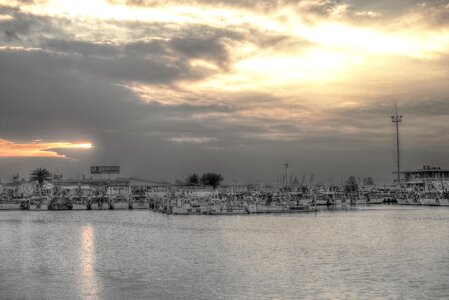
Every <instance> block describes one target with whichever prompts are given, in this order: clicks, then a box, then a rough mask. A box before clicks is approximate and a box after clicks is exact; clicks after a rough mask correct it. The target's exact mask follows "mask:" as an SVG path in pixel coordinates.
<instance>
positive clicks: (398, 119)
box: [391, 104, 402, 185]
mask: <svg viewBox="0 0 449 300" xmlns="http://www.w3.org/2000/svg"><path fill="white" fill-rule="evenodd" d="M391 122H393V123H396V158H397V160H396V163H397V168H398V169H397V172H398V185H401V173H400V170H401V168H400V160H399V123H400V122H402V116H398V105H397V104H396V113H395V115H394V116H391Z"/></svg>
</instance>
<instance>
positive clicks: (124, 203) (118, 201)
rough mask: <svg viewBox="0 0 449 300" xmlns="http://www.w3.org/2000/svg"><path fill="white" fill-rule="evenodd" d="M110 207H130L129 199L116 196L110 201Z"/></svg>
mask: <svg viewBox="0 0 449 300" xmlns="http://www.w3.org/2000/svg"><path fill="white" fill-rule="evenodd" d="M109 208H110V209H129V201H128V199H126V198H122V197H119V198H115V199H112V201H110V203H109Z"/></svg>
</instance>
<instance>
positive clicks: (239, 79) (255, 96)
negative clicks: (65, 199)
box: [0, 0, 449, 183]
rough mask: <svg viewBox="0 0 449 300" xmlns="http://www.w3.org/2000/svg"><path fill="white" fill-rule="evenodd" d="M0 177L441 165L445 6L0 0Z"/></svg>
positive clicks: (447, 35)
mask: <svg viewBox="0 0 449 300" xmlns="http://www.w3.org/2000/svg"><path fill="white" fill-rule="evenodd" d="M0 72H1V73H0V99H1V110H0V124H1V126H0V177H1V178H2V179H3V180H10V179H11V175H12V173H14V172H19V173H20V174H21V175H22V176H24V177H28V174H29V173H30V172H31V170H32V169H33V168H35V167H46V168H48V169H49V170H51V171H59V172H62V173H64V174H65V175H67V176H68V177H69V176H74V177H76V176H78V175H79V174H81V173H85V174H88V172H89V166H90V165H120V166H121V167H122V170H123V175H124V176H133V177H139V178H146V179H152V180H159V181H174V180H175V179H185V178H186V177H187V176H188V175H189V174H190V173H192V172H199V173H202V172H206V171H215V172H220V173H221V174H222V175H223V177H224V178H225V182H227V183H232V182H234V181H237V182H240V183H248V182H257V181H259V182H262V183H266V182H275V181H276V179H278V178H280V177H281V176H282V174H283V164H284V163H289V164H290V166H291V171H292V172H293V173H294V174H295V175H298V177H302V176H303V175H304V174H307V176H310V175H311V174H315V176H316V178H317V179H318V180H319V181H323V182H326V181H331V180H332V178H333V180H334V182H340V181H341V179H342V178H346V177H347V176H349V175H355V176H372V177H373V178H374V179H375V181H377V182H390V181H391V180H392V177H393V176H392V174H391V172H392V171H393V170H394V169H395V129H394V125H393V124H392V123H391V120H390V115H392V114H393V113H394V105H395V103H397V104H398V106H399V110H400V111H399V112H400V114H402V115H403V116H404V119H403V123H401V146H402V155H403V156H402V157H403V160H402V162H403V166H404V168H415V167H420V166H421V165H423V164H434V165H436V164H439V165H441V166H443V167H444V166H445V167H449V156H448V149H449V122H448V121H449V118H448V112H449V93H448V92H449V84H448V82H449V2H448V1H427V2H417V1H405V0H399V1H367V0H363V1H328V0H303V1H293V0H291V1H289V0H285V1H271V0H270V1H268V0H262V1H253V0H234V1H206V0H197V1H171V0H160V1H158V0H151V1H150V0H148V1H146V0H135V1H120V0H111V1H101V0H85V1H80V0H78V1H57V0H49V1H39V0H36V1H32V0H29V1H11V0H0Z"/></svg>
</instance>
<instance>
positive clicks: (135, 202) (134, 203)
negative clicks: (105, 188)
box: [129, 195, 150, 209]
mask: <svg viewBox="0 0 449 300" xmlns="http://www.w3.org/2000/svg"><path fill="white" fill-rule="evenodd" d="M129 208H130V209H150V201H149V199H148V198H147V197H146V196H145V195H132V197H131V199H130V202H129Z"/></svg>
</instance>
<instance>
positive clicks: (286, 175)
mask: <svg viewBox="0 0 449 300" xmlns="http://www.w3.org/2000/svg"><path fill="white" fill-rule="evenodd" d="M284 166H285V184H284V186H287V185H288V164H284Z"/></svg>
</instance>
